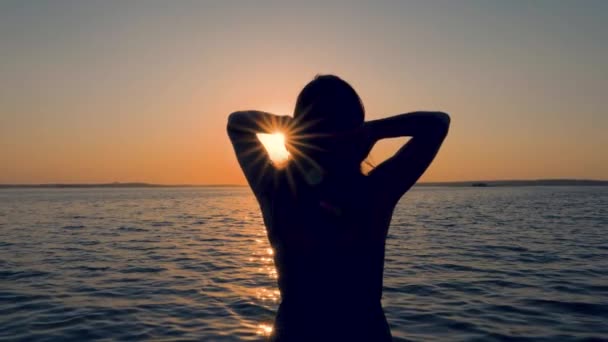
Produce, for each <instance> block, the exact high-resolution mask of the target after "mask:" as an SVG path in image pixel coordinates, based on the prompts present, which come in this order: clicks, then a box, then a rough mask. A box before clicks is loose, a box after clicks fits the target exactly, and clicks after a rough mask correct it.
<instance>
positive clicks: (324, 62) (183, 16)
mask: <svg viewBox="0 0 608 342" xmlns="http://www.w3.org/2000/svg"><path fill="white" fill-rule="evenodd" d="M604 4H606V3H604ZM171 6H173V7H168V5H166V3H164V2H155V1H132V2H111V1H108V2H83V3H71V5H69V6H68V5H67V4H66V3H63V2H58V3H57V4H56V5H53V2H49V3H48V4H41V3H30V4H22V3H20V2H8V3H3V4H1V5H0V45H1V46H2V47H3V57H2V61H1V62H0V75H1V76H0V77H2V81H1V82H0V183H3V184H6V183H20V184H23V183H95V182H115V181H117V182H149V183H161V184H245V179H244V177H243V176H242V174H241V171H240V169H239V167H238V164H237V161H236V158H235V156H234V153H233V151H232V147H231V145H230V142H229V140H228V138H227V136H226V129H225V127H226V119H227V116H228V115H229V114H230V113H231V112H233V111H236V110H245V109H257V110H265V111H269V112H273V113H276V114H288V115H289V114H292V112H293V107H294V103H295V98H296V96H297V95H298V92H299V91H300V90H301V88H302V87H303V86H304V85H305V84H306V83H307V82H308V81H310V80H311V79H312V78H313V77H314V76H315V75H316V74H318V73H333V74H336V75H338V76H340V77H342V78H344V79H345V80H346V81H348V82H349V83H351V84H352V85H353V87H354V88H355V89H356V90H357V91H358V92H359V94H360V96H361V98H362V100H363V102H364V104H365V108H366V112H367V114H366V115H367V119H375V118H381V117H386V116H388V115H393V114H399V113H403V112H407V111H414V110H441V111H445V112H448V113H449V114H450V115H451V117H452V126H451V131H450V133H449V135H448V137H447V139H446V141H445V144H444V146H443V148H442V149H441V151H440V153H439V154H438V156H437V158H436V160H435V162H434V163H433V164H432V165H431V167H430V168H429V170H428V171H427V173H426V174H425V175H424V176H423V178H422V179H421V180H422V181H460V180H494V179H531V178H532V179H536V178H590V179H608V153H606V148H607V147H608V134H606V131H608V115H607V114H606V109H605V107H604V106H605V91H606V89H608V67H607V65H606V63H605V61H606V60H608V43H607V41H606V39H605V37H604V36H603V35H602V33H601V32H606V31H608V26H607V25H608V24H607V23H608V17H607V16H608V15H607V14H606V13H608V8H606V7H608V6H607V5H603V4H602V3H601V2H600V3H597V6H599V7H604V8H603V9H598V8H586V7H583V6H581V7H576V6H574V5H573V6H569V5H567V4H558V3H555V2H550V1H547V2H542V1H541V2H538V3H535V4H527V3H526V4H519V5H518V4H510V5H508V4H506V3H502V4H500V3H491V2H487V3H479V2H475V3H473V2H466V1H463V2H459V3H458V4H457V2H454V3H452V2H449V3H442V4H439V3H433V2H428V3H427V2H417V3H416V2H412V3H410V2H397V3H396V2H381V1H380V2H378V3H377V4H376V3H375V2H374V3H372V2H369V4H359V3H357V4H355V3H354V2H353V3H352V4H349V5H348V6H346V7H345V5H344V4H342V5H339V4H338V3H331V4H326V3H324V2H323V3H321V2H319V3H315V2H311V3H306V4H304V3H303V4H299V5H298V6H299V7H298V8H293V7H290V6H287V5H285V4H283V3H282V2H271V1H268V2H264V1H262V2H259V3H257V2H256V4H253V2H251V3H249V2H242V3H241V2H237V3H232V4H224V3H222V2H219V3H215V4H213V5H212V4H211V3H207V2H200V3H186V2H183V3H182V2H176V3H174V5H171ZM566 17H567V18H568V20H564V18H566ZM338 19H339V20H338ZM403 142H404V139H396V140H392V141H382V142H380V143H379V144H378V146H376V148H375V149H374V150H373V151H372V161H373V162H374V163H379V162H381V161H382V160H383V159H385V158H387V157H388V156H390V155H391V153H393V152H394V151H395V150H396V149H397V148H398V147H399V146H400V145H401V144H402V143H403Z"/></svg>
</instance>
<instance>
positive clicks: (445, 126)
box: [433, 112, 451, 135]
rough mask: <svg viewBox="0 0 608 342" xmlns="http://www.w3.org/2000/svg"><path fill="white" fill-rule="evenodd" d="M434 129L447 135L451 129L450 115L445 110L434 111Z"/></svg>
mask: <svg viewBox="0 0 608 342" xmlns="http://www.w3.org/2000/svg"><path fill="white" fill-rule="evenodd" d="M433 114H434V115H433V118H434V125H433V126H434V130H435V131H436V132H437V133H440V134H441V135H446V134H447V133H448V130H449V129H450V122H451V119H450V115H449V114H448V113H444V112H434V113H433Z"/></svg>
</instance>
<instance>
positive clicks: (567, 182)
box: [0, 179, 608, 189]
mask: <svg viewBox="0 0 608 342" xmlns="http://www.w3.org/2000/svg"><path fill="white" fill-rule="evenodd" d="M241 186H245V185H237V184H218V185H204V184H201V185H196V184H173V185H172V184H150V183H140V182H135V183H92V184H62V183H57V184H0V189H11V188H43V189H44V188H49V189H53V188H188V187H241ZM416 186H453V187H497V186H502V187H504V186H608V181H605V180H592V179H534V180H494V181H466V182H423V183H417V184H416Z"/></svg>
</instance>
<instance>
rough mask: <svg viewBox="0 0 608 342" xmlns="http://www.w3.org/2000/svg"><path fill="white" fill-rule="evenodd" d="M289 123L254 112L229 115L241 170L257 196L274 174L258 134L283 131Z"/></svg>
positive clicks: (283, 118) (229, 126) (282, 118)
mask: <svg viewBox="0 0 608 342" xmlns="http://www.w3.org/2000/svg"><path fill="white" fill-rule="evenodd" d="M290 123H291V117H289V116H283V115H274V114H270V113H265V112H260V111H253V110H249V111H239V112H234V113H232V114H230V115H229V116H228V125H227V131H228V137H230V141H231V142H232V146H233V147H234V152H235V153H236V157H237V159H238V161H239V164H240V166H241V169H243V173H244V174H245V177H246V178H247V181H248V182H249V185H250V186H251V189H252V190H253V192H254V193H255V194H256V195H258V194H259V193H260V192H261V191H262V190H263V189H264V188H265V187H266V186H267V185H268V182H269V180H271V179H272V178H271V177H272V175H273V173H274V171H275V168H274V167H273V164H272V162H271V161H270V158H269V156H268V154H267V153H266V151H265V150H264V146H263V145H262V143H261V142H260V140H259V139H258V137H257V133H272V132H274V131H277V130H284V129H286V128H287V127H288V126H289V124H290Z"/></svg>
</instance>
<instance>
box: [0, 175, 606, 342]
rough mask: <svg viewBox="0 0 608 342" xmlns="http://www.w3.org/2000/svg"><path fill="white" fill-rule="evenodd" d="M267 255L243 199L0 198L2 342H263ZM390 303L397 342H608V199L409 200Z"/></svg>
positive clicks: (257, 218) (400, 209)
mask: <svg viewBox="0 0 608 342" xmlns="http://www.w3.org/2000/svg"><path fill="white" fill-rule="evenodd" d="M272 253H273V250H272V249H271V248H270V245H269V243H268V241H267V238H266V232H265V228H264V225H263V222H262V218H261V215H260V211H259V208H258V205H257V203H256V201H255V198H254V197H253V195H252V193H251V191H250V190H249V189H248V188H246V187H192V188H97V189H95V188H88V189H85V188H82V189H72V188H69V189H60V188H57V189H55V188H53V189H2V190H0V341H140V340H141V341H260V340H264V339H265V336H267V335H268V334H269V333H270V331H271V329H272V328H271V327H272V321H273V317H274V314H275V312H276V309H277V306H278V304H279V302H280V294H279V292H278V289H277V284H276V279H277V274H276V271H275V268H274V265H273V258H272ZM382 304H383V307H384V309H385V312H386V317H387V319H388V322H389V324H390V327H391V330H392V334H393V336H394V339H395V341H608V187H601V186H588V187H584V186H581V187H569V186H556V187H551V186H548V187H544V186H530V187H525V186H524V187H422V186H420V187H414V188H413V189H412V190H411V191H410V192H408V193H407V194H406V195H405V196H404V197H403V199H402V200H401V201H400V203H399V204H398V206H397V208H396V210H395V213H394V216H393V220H392V224H391V228H390V232H389V236H388V240H387V245H386V263H385V270H384V292H383V299H382ZM319 310H320V311H321V310H323V307H319ZM311 329H314V327H311ZM352 329H357V327H356V326H353V327H352Z"/></svg>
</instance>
